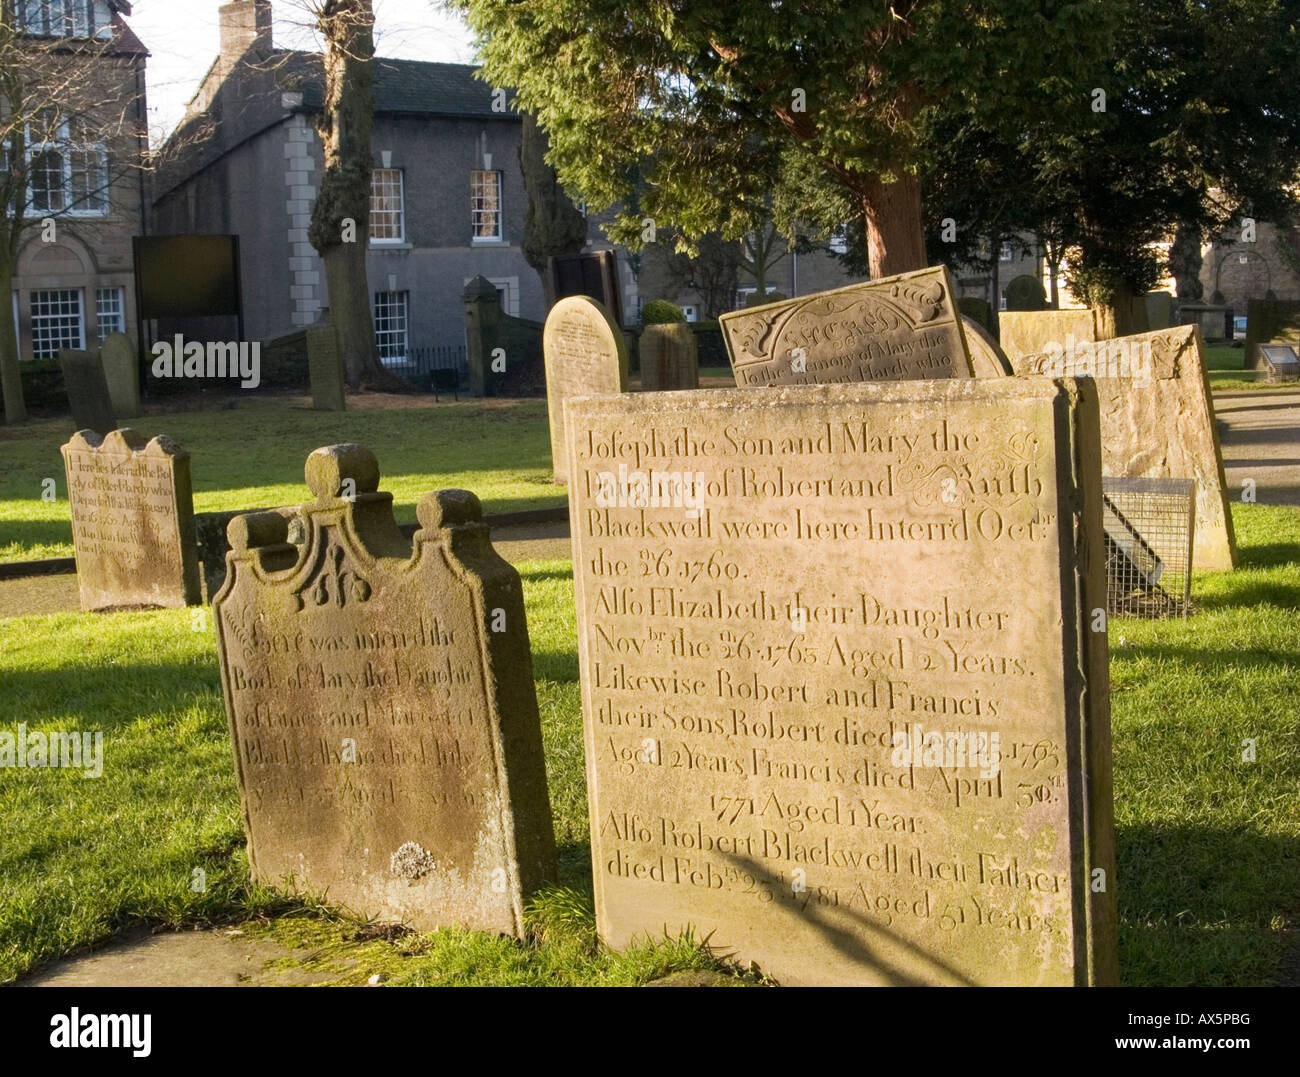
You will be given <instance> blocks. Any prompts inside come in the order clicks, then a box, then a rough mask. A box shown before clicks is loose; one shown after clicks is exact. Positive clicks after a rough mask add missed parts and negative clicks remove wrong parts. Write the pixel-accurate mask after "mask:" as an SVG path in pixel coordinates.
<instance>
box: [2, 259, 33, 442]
mask: <svg viewBox="0 0 1300 1077" xmlns="http://www.w3.org/2000/svg"><path fill="white" fill-rule="evenodd" d="M7 249H8V244H3V245H0V250H7ZM13 280H14V270H13V264H12V262H11V261H10V260H9V258H8V257H5V256H3V255H0V299H2V300H3V302H0V386H2V387H3V391H4V402H5V422H6V423H8V424H9V425H10V426H12V425H13V424H14V423H21V422H23V421H25V420H26V418H27V404H26V403H25V402H24V400H23V378H22V374H21V372H20V369H21V368H20V367H19V361H20V357H19V354H18V342H17V340H16V339H15V338H16V333H15V332H14V329H15V326H14V308H13V303H12V301H11V300H10V296H12V295H13Z"/></svg>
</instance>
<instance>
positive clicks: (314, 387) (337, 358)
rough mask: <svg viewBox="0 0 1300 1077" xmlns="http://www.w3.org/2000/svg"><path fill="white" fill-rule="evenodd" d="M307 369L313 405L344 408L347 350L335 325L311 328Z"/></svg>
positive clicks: (322, 409)
mask: <svg viewBox="0 0 1300 1077" xmlns="http://www.w3.org/2000/svg"><path fill="white" fill-rule="evenodd" d="M307 373H308V377H309V379H310V381H311V406H312V407H313V408H315V409H316V410H317V411H343V410H344V409H345V408H346V407H347V389H346V386H345V384H344V380H343V354H342V352H340V351H339V337H338V331H337V330H336V329H335V328H334V326H333V325H330V324H325V325H315V326H312V327H311V328H310V329H308V330H307Z"/></svg>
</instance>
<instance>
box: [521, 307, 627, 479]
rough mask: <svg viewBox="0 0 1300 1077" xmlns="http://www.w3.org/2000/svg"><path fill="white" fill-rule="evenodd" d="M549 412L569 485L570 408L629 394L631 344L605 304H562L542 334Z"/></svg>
mask: <svg viewBox="0 0 1300 1077" xmlns="http://www.w3.org/2000/svg"><path fill="white" fill-rule="evenodd" d="M542 353H543V355H544V357H545V361H546V410H547V414H548V416H549V418H550V423H551V462H552V468H553V471H554V478H555V481H556V482H560V483H564V482H568V481H569V478H568V465H567V462H566V460H565V456H564V403H565V401H566V400H568V399H569V398H570V397H575V396H599V395H601V394H603V393H626V392H627V342H626V341H625V340H624V339H623V330H622V329H621V328H620V327H619V325H618V323H617V322H615V321H614V319H613V317H612V316H611V315H610V313H609V311H607V310H606V309H605V308H604V307H603V306H602V305H601V304H600V303H598V302H597V301H596V300H594V299H589V298H587V296H585V295H571V296H568V297H567V298H565V299H561V300H560V301H559V302H558V303H556V304H555V306H553V307H552V308H551V312H550V314H548V315H547V316H546V325H545V326H544V327H543V329H542Z"/></svg>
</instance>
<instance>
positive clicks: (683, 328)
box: [640, 322, 700, 392]
mask: <svg viewBox="0 0 1300 1077" xmlns="http://www.w3.org/2000/svg"><path fill="white" fill-rule="evenodd" d="M640 347H641V388H642V390H644V391H645V392H654V391H657V390H668V389H698V388H699V387H700V348H699V345H698V344H697V343H696V341H695V331H694V330H693V329H692V328H691V327H690V326H689V325H687V324H686V323H685V322H668V323H664V324H659V325H647V326H646V327H645V328H644V329H642V330H641V342H640Z"/></svg>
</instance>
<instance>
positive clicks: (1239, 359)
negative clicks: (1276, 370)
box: [1205, 344, 1296, 392]
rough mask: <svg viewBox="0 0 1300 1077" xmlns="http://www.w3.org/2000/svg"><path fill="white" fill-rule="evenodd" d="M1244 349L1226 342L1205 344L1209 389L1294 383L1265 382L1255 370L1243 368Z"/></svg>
mask: <svg viewBox="0 0 1300 1077" xmlns="http://www.w3.org/2000/svg"><path fill="white" fill-rule="evenodd" d="M1245 362H1246V349H1245V348H1231V347H1229V346H1228V345H1226V344H1216V345H1206V348H1205V366H1206V369H1207V370H1208V371H1209V374H1210V388H1211V389H1290V390H1292V391H1293V392H1294V390H1295V388H1296V386H1295V385H1294V384H1290V385H1287V384H1277V383H1269V382H1266V381H1265V380H1264V379H1263V377H1262V376H1260V377H1258V378H1257V377H1256V376H1255V375H1256V373H1257V372H1256V371H1254V370H1247V369H1245Z"/></svg>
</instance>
